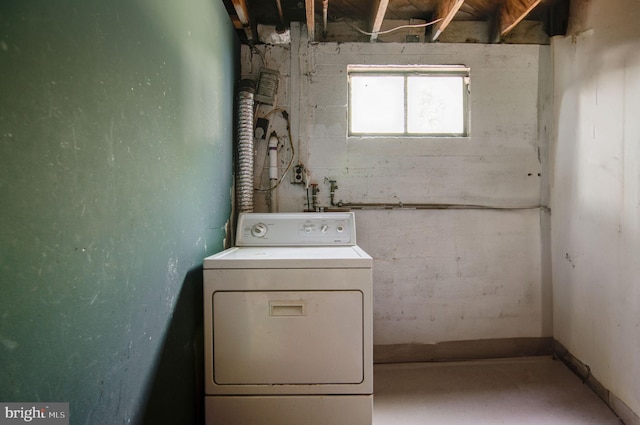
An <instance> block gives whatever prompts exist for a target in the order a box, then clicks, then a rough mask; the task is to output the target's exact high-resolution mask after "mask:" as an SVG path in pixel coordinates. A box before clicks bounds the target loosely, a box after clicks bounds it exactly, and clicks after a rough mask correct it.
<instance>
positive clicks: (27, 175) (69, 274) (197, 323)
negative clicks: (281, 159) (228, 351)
mask: <svg viewBox="0 0 640 425" xmlns="http://www.w3.org/2000/svg"><path fill="white" fill-rule="evenodd" d="M237 57H238V54H237V40H236V38H235V34H234V30H233V28H232V26H231V23H230V21H229V18H228V16H227V14H226V12H225V9H224V6H223V5H222V2H220V1H219V0H181V1H175V0H137V1H136V0H111V1H104V0H62V1H51V0H20V1H12V2H3V5H2V6H1V7H0V93H2V95H1V97H0V196H1V197H0V199H1V204H0V205H1V212H2V215H1V217H2V221H1V222H0V401H63V402H64V401H68V402H70V412H71V423H72V424H102V423H104V424H129V423H153V424H165V423H166V424H178V423H181V424H192V423H197V422H198V421H199V420H201V413H200V407H201V404H202V389H201V378H200V376H201V373H200V372H201V367H202V366H201V361H202V354H201V342H200V341H201V338H202V329H201V322H202V307H201V304H202V297H201V285H202V277H201V276H202V273H201V266H202V259H203V258H204V257H205V256H207V255H210V254H212V253H214V252H217V251H219V250H221V249H222V247H223V240H224V237H225V230H224V228H225V223H226V221H227V219H228V217H229V214H230V209H231V200H230V187H231V183H232V158H233V154H232V144H233V143H232V140H233V116H232V111H233V85H234V81H235V79H236V72H237V71H236V70H237V63H236V61H237Z"/></svg>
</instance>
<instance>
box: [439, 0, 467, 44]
mask: <svg viewBox="0 0 640 425" xmlns="http://www.w3.org/2000/svg"><path fill="white" fill-rule="evenodd" d="M463 4H464V0H442V1H440V3H439V4H438V7H437V9H436V15H435V21H438V22H436V24H435V27H434V28H433V33H432V34H433V37H432V41H436V40H437V39H438V37H440V34H442V32H443V31H444V30H445V29H446V28H447V26H449V24H450V23H451V21H452V20H453V17H454V16H456V13H458V10H460V7H462V5H463Z"/></svg>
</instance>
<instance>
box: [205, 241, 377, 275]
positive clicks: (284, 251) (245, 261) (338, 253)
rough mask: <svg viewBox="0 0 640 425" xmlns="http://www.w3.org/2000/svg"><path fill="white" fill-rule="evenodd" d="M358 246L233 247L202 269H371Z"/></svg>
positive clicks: (208, 260) (216, 256)
mask: <svg viewBox="0 0 640 425" xmlns="http://www.w3.org/2000/svg"><path fill="white" fill-rule="evenodd" d="M371 265H372V259H371V257H370V256H369V254H367V253H366V252H364V251H363V250H362V249H361V248H360V247H359V246H357V245H356V246H298V247H291V246H277V247H274V246H265V247H257V246H254V247H246V246H245V247H235V248H230V249H227V250H225V251H222V252H220V253H218V254H215V255H212V256H210V257H207V258H205V259H204V268H205V269H280V268H288V269H309V268H371Z"/></svg>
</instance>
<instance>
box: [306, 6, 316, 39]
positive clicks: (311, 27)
mask: <svg viewBox="0 0 640 425" xmlns="http://www.w3.org/2000/svg"><path fill="white" fill-rule="evenodd" d="M315 3H316V2H315V1H314V0H305V1H304V5H305V8H306V17H307V35H308V37H309V42H312V41H315V33H316V23H315V12H316V9H315V7H316V6H315Z"/></svg>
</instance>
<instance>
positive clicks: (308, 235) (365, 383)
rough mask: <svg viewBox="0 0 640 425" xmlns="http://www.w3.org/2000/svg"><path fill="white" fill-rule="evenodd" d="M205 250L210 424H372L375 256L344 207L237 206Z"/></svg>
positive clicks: (207, 379)
mask: <svg viewBox="0 0 640 425" xmlns="http://www.w3.org/2000/svg"><path fill="white" fill-rule="evenodd" d="M236 240H237V243H236V245H237V246H236V247H235V248H231V249H228V250H226V251H223V252H221V253H219V254H216V255H213V256H211V257H207V258H206V259H205V260H204V330H205V367H204V370H205V417H206V424H207V425H258V424H259V425H270V424H277V425H294V424H295V425H303V424H304V425H338V424H339V425H371V423H372V411H373V344H372V333H373V332H372V274H371V273H372V271H371V265H372V260H371V257H370V256H369V255H367V253H365V252H364V251H363V250H362V249H361V248H359V247H358V246H357V245H356V229H355V217H354V214H353V213H351V212H347V213H272V214H258V213H246V214H241V215H240V217H239V220H238V231H237V235H236Z"/></svg>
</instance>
